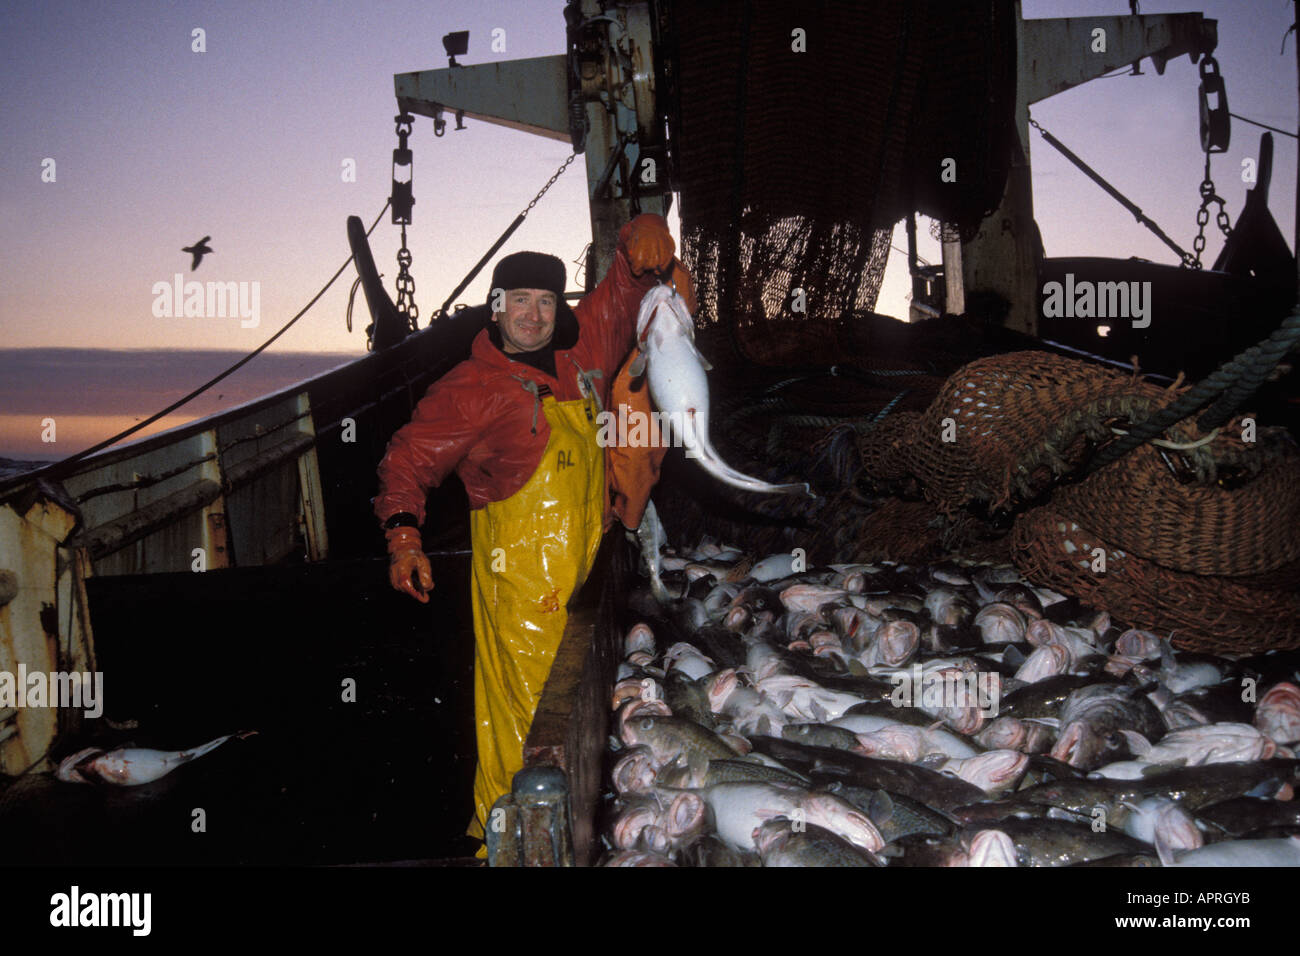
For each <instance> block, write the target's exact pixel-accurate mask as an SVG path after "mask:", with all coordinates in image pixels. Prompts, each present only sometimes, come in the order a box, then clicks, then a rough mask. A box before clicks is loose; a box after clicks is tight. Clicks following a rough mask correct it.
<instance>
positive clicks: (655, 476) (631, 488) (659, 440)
mask: <svg viewBox="0 0 1300 956" xmlns="http://www.w3.org/2000/svg"><path fill="white" fill-rule="evenodd" d="M640 354H641V350H640V349H633V350H632V354H631V355H629V356H628V359H627V361H626V362H625V363H623V367H622V368H621V369H619V372H618V375H617V376H616V377H615V378H614V385H613V388H612V389H611V391H610V397H609V407H610V411H611V413H612V414H613V415H614V416H615V419H614V420H615V422H616V425H617V427H616V436H615V441H614V442H613V443H612V444H610V445H607V446H606V448H605V484H606V490H607V494H606V496H605V501H606V508H605V521H604V529H605V530H606V531H608V530H609V529H610V528H611V527H612V526H613V524H614V519H615V518H617V519H618V520H619V521H621V522H622V523H623V527H625V528H627V529H628V530H631V531H635V530H636V528H637V527H638V526H639V525H640V524H641V517H642V515H644V514H645V506H646V503H647V502H648V501H649V500H650V493H651V492H652V491H653V490H654V486H655V485H656V484H658V482H659V470H660V469H661V468H662V467H663V462H664V456H665V455H666V454H667V453H668V448H667V443H666V439H667V436H666V435H658V434H657V433H656V430H655V428H654V427H653V426H652V425H651V422H652V421H653V419H651V417H650V415H651V411H652V406H651V402H650V387H649V385H648V384H647V383H646V381H645V379H644V377H642V378H640V379H634V378H633V377H632V376H631V374H629V372H628V366H630V365H631V364H632V362H634V361H635V360H636V357H637V356H638V355H640ZM634 384H635V385H636V386H639V387H637V388H633V385H634ZM625 424H626V425H627V427H626V428H624V425H625Z"/></svg>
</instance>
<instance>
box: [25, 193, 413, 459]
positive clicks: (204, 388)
mask: <svg viewBox="0 0 1300 956" xmlns="http://www.w3.org/2000/svg"><path fill="white" fill-rule="evenodd" d="M388 205H389V204H388V202H385V203H384V208H383V209H381V210H379V215H378V216H376V217H375V221H374V222H372V223H371V224H370V228H369V229H367V230H366V235H367V236H369V235H370V234H371V233H372V232H374V231H375V227H376V226H378V225H379V220H380V219H382V218H383V217H384V213H385V212H387V211H388ZM351 262H352V257H351V256H348V258H347V260H346V261H344V263H343V265H341V266H339V268H338V271H337V272H335V273H334V275H332V276H330V279H329V281H328V282H326V283H325V285H324V286H322V287H321V290H320V291H319V292H317V293H316V294H315V295H314V296H312V297H311V301H310V302H308V303H307V304H306V305H304V306H303V307H302V309H300V310H299V312H298V314H297V315H295V316H294V317H293V318H292V319H290V320H289V321H288V322H286V323H285V324H284V325H283V326H281V327H280V331H278V332H276V333H275V334H274V335H272V336H271V337H270V338H269V339H267V340H266V341H265V342H263V343H262V344H261V345H259V346H258V347H257V348H255V349H253V351H251V352H249V353H248V354H247V355H245V356H244V357H243V358H242V359H240V360H239V361H238V362H236V363H235V364H234V365H232V366H230V368H228V369H226V370H225V371H224V372H222V373H221V374H220V375H217V376H216V377H214V378H211V379H209V380H208V381H206V382H204V383H203V384H202V385H200V386H199V387H198V388H196V389H195V390H194V391H192V392H190V393H189V394H188V395H186V396H185V397H184V398H181V399H178V400H177V401H174V402H172V403H171V404H170V405H168V406H167V407H166V408H164V409H163V410H162V411H160V412H155V413H154V414H152V415H150V416H149V417H148V418H146V419H145V420H144V421H142V422H140V423H139V424H136V425H132V426H131V427H130V428H128V429H126V430H125V431H120V432H118V433H117V434H116V435H114V436H113V437H112V438H105V439H104V440H103V441H102V442H100V443H99V444H98V445H93V446H91V447H90V448H87V449H86V450H85V451H83V452H78V453H77V454H75V455H73V456H71V457H69V458H64V459H63V460H62V461H58V462H55V463H54V464H53V465H50V466H49V467H48V468H44V469H42V470H41V472H40V477H42V478H47V479H50V480H57V479H59V478H62V477H63V476H64V475H65V474H66V473H67V472H68V471H70V470H71V468H72V466H73V465H75V464H77V462H79V461H81V460H82V459H83V458H88V457H90V456H91V455H93V454H95V452H97V451H102V450H103V449H105V448H107V447H109V446H110V445H115V444H117V443H118V442H120V441H121V440H122V439H123V438H126V437H128V436H130V435H134V434H135V433H136V432H138V431H140V430H141V429H142V428H148V427H149V426H150V425H152V424H153V423H154V422H156V421H158V419H160V418H163V417H165V416H167V415H170V414H171V413H172V412H174V411H176V409H178V408H180V407H181V406H182V405H184V404H186V403H187V402H190V401H192V400H193V399H195V398H197V397H198V396H200V395H202V394H203V393H204V392H206V391H207V390H208V389H210V388H211V387H212V386H213V385H216V384H217V383H218V382H220V381H221V380H222V379H224V378H227V377H229V376H230V375H232V374H233V373H235V372H237V371H238V370H239V369H241V368H243V367H244V366H245V365H247V364H248V363H249V362H251V361H252V360H253V359H254V358H256V357H257V356H259V355H261V354H262V353H263V352H265V351H266V350H267V348H269V347H270V345H271V343H272V342H274V341H275V340H276V339H278V338H279V337H280V336H282V335H284V333H285V332H288V331H289V329H290V327H291V326H293V324H294V323H295V322H297V321H298V320H299V319H301V318H302V317H303V316H304V315H306V314H307V310H308V309H310V308H311V307H312V306H313V305H315V304H316V302H317V300H318V299H320V297H321V296H323V295H324V294H325V293H326V291H328V289H329V287H330V286H332V285H333V284H334V280H335V279H337V278H338V277H339V276H341V275H342V274H343V270H344V269H346V268H347V267H348V265H349V264H350V263H351Z"/></svg>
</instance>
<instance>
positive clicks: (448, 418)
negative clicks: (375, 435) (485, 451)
mask: <svg viewBox="0 0 1300 956" xmlns="http://www.w3.org/2000/svg"><path fill="white" fill-rule="evenodd" d="M458 378H459V376H457V370H456V369H453V370H452V371H451V372H449V373H448V374H447V375H445V376H443V377H442V378H441V379H439V380H438V381H436V382H434V383H433V384H432V385H431V386H429V390H428V391H427V392H426V393H425V395H424V398H423V399H421V400H420V403H419V404H418V405H416V406H415V413H414V415H412V416H411V421H410V422H409V423H408V424H406V425H404V426H402V427H401V428H399V429H398V430H397V432H396V433H395V434H394V435H393V437H392V440H391V441H389V443H388V450H387V451H386V452H385V454H384V460H383V461H381V462H380V463H379V494H378V496H377V497H376V498H375V516H376V517H378V518H379V521H380V524H382V523H383V522H384V521H386V520H388V518H389V517H390V516H391V515H394V514H396V513H397V512H399V511H409V512H410V513H411V514H413V515H415V517H416V519H417V520H418V521H419V523H420V524H424V518H425V514H424V500H425V497H426V496H427V495H428V493H429V489H430V488H436V487H438V486H439V485H440V484H442V482H443V480H444V479H446V477H447V475H449V474H450V473H451V472H452V470H453V469H454V468H455V467H456V466H457V465H458V464H460V462H461V460H462V459H463V458H464V457H465V456H466V455H467V454H468V453H469V450H470V448H471V447H472V446H473V445H474V442H475V441H477V440H478V439H479V438H480V437H481V432H482V425H481V423H480V422H478V421H477V420H476V418H475V416H472V415H470V414H469V413H468V409H467V408H466V407H465V403H463V402H461V401H460V400H459V396H460V395H463V394H464V391H463V387H462V388H461V389H459V390H458V389H457V386H458V385H461V383H460V382H459V381H458Z"/></svg>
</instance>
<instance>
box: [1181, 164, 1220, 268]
mask: <svg viewBox="0 0 1300 956" xmlns="http://www.w3.org/2000/svg"><path fill="white" fill-rule="evenodd" d="M1200 189H1201V208H1200V209H1198V210H1196V226H1197V230H1196V238H1195V239H1193V240H1192V249H1193V250H1194V251H1195V252H1196V255H1195V256H1192V255H1186V254H1185V255H1184V257H1183V265H1184V266H1185V267H1187V268H1190V269H1200V268H1201V253H1203V252H1204V251H1205V227H1206V226H1207V225H1208V224H1209V222H1210V203H1217V204H1218V206H1219V211H1218V213H1217V214H1216V215H1215V217H1214V222H1215V224H1216V225H1217V226H1218V227H1219V231H1220V232H1222V233H1223V236H1224V238H1225V239H1226V238H1227V237H1228V236H1230V235H1232V225H1231V223H1230V222H1229V220H1228V211H1227V209H1225V208H1224V201H1223V197H1222V196H1220V195H1219V194H1218V193H1216V192H1215V190H1214V180H1213V179H1211V178H1210V153H1209V151H1208V150H1207V151H1206V153H1205V178H1204V179H1202V180H1201V187H1200Z"/></svg>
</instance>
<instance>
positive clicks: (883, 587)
mask: <svg viewBox="0 0 1300 956" xmlns="http://www.w3.org/2000/svg"><path fill="white" fill-rule="evenodd" d="M662 560H663V564H664V573H663V580H662V582H661V581H660V580H659V579H658V576H657V574H653V573H652V577H653V578H654V581H653V588H654V593H655V595H657V597H656V596H652V595H651V594H650V593H649V592H646V591H644V590H639V591H637V592H635V593H634V595H633V596H632V600H631V603H630V610H629V613H630V614H633V615H635V617H634V618H632V619H633V620H638V621H639V623H636V624H635V625H634V626H633V627H632V628H631V629H630V631H629V632H628V633H627V636H626V644H625V653H626V660H625V661H624V663H623V664H622V665H621V666H620V670H619V675H618V677H619V679H618V682H617V684H616V686H615V689H614V695H613V706H614V708H615V711H616V715H615V718H614V722H613V729H612V731H611V734H616V735H617V741H615V740H614V739H613V737H611V744H612V746H613V747H614V753H613V754H612V755H611V763H612V778H613V779H612V782H613V788H614V790H615V791H616V796H614V797H613V798H612V802H611V803H610V804H609V805H608V807H607V809H608V818H609V819H608V823H609V825H608V827H607V828H606V829H605V831H604V832H605V837H604V839H605V841H606V844H607V846H608V852H607V853H606V854H605V856H604V858H603V860H602V862H603V865H606V866H673V865H677V866H759V865H762V866H1068V865H1105V866H1159V865H1161V864H1163V865H1166V866H1237V865H1241V866H1297V865H1300V801H1297V800H1293V799H1292V797H1293V795H1294V790H1293V788H1294V787H1295V786H1296V785H1297V782H1298V781H1300V761H1297V760H1296V759H1295V748H1296V744H1297V742H1298V741H1300V687H1298V686H1297V683H1298V682H1300V679H1298V674H1297V666H1298V665H1300V656H1298V655H1297V653H1296V652H1290V653H1286V654H1282V653H1271V654H1261V655H1257V656H1254V657H1250V658H1242V659H1239V660H1228V659H1224V658H1217V657H1208V656H1205V655H1195V654H1188V653H1181V652H1174V651H1173V650H1172V648H1171V647H1170V645H1169V644H1168V643H1167V641H1166V640H1163V639H1162V637H1161V636H1159V635H1156V634H1153V633H1150V632H1146V631H1140V630H1122V629H1121V628H1120V627H1119V626H1117V625H1116V623H1115V622H1112V621H1111V620H1110V617H1109V615H1108V614H1107V613H1106V612H1105V611H1104V610H1097V609H1092V608H1086V607H1083V606H1080V604H1079V603H1078V602H1077V601H1076V600H1075V599H1073V598H1069V597H1066V596H1063V595H1060V594H1057V593H1054V592H1052V591H1049V590H1046V589H1044V588H1037V587H1032V586H1031V585H1030V584H1029V583H1028V582H1025V581H1024V580H1022V579H1021V578H1020V577H1019V575H1018V574H1017V573H1016V572H1015V570H1014V569H1011V568H1004V567H992V566H980V565H964V564H960V563H949V564H945V565H936V566H932V567H928V568H919V567H908V566H905V565H889V564H878V565H851V566H848V565H835V566H832V567H830V568H825V569H810V570H807V571H796V569H797V568H798V567H799V565H798V563H797V557H796V556H791V555H774V556H772V557H771V558H768V559H765V560H763V561H760V562H758V563H757V564H755V565H754V566H753V567H752V568H747V567H746V563H744V562H742V555H741V554H740V552H739V551H738V550H736V549H726V548H722V547H719V546H717V545H713V544H708V543H706V544H705V545H703V546H701V548H699V549H698V551H697V552H695V553H692V554H684V555H680V556H671V555H669V556H665V557H664V558H663V559H662ZM654 570H655V571H657V569H654ZM732 579H736V580H732ZM665 586H667V587H670V588H672V589H673V591H672V592H671V593H670V592H669V591H668V590H667V589H666V587H665ZM676 595H681V597H677V596H676ZM1166 636H1167V635H1166Z"/></svg>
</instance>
